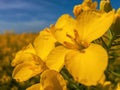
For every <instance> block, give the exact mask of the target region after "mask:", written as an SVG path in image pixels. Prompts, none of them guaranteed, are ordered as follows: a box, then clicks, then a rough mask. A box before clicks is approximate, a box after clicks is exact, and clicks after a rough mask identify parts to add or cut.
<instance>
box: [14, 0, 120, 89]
mask: <svg viewBox="0 0 120 90" xmlns="http://www.w3.org/2000/svg"><path fill="white" fill-rule="evenodd" d="M106 5H107V6H106ZM109 5H110V2H108V1H103V0H102V1H101V8H100V10H98V9H96V7H97V2H92V0H84V1H83V3H82V4H80V5H76V6H75V7H74V9H73V13H74V15H75V18H73V17H72V16H70V15H69V14H63V15H62V16H60V17H59V19H58V20H57V21H56V23H55V24H54V25H50V27H49V28H45V29H44V30H41V31H40V33H39V35H38V36H37V37H36V39H35V40H34V43H32V44H29V45H28V46H27V47H26V48H24V49H23V50H21V51H19V52H18V53H17V54H16V57H15V59H14V60H13V61H12V66H14V67H15V69H14V71H13V74H12V76H13V78H14V79H16V80H17V81H19V82H22V81H26V80H28V79H30V78H31V77H33V76H35V75H37V74H40V83H37V84H35V85H33V86H31V87H29V88H27V90H34V89H35V90H67V82H66V80H65V79H64V78H63V76H62V75H61V74H60V71H61V70H62V68H63V67H64V68H66V69H67V70H68V72H69V73H70V75H71V76H72V77H73V79H74V80H75V81H76V82H78V83H80V84H83V85H85V86H92V85H94V86H95V85H97V84H104V82H105V74H104V71H105V70H106V68H107V65H108V53H107V51H106V50H105V49H104V48H103V47H102V46H101V45H99V44H97V43H94V40H96V39H98V38H100V37H101V36H103V34H104V33H105V32H107V30H108V29H109V28H110V26H111V25H113V22H114V25H113V26H112V27H113V28H115V27H116V26H115V25H116V24H115V22H116V20H117V18H118V17H119V15H118V14H117V15H116V14H115V10H113V9H112V8H111V7H110V6H109Z"/></svg>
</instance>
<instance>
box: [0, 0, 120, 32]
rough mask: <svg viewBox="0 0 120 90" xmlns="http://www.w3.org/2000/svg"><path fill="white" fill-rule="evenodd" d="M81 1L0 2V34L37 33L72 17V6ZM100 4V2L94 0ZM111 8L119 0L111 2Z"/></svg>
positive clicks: (2, 0) (14, 0)
mask: <svg viewBox="0 0 120 90" xmlns="http://www.w3.org/2000/svg"><path fill="white" fill-rule="evenodd" d="M82 1H83V0H0V33H3V32H4V31H14V32H16V33H22V32H38V31H40V30H41V29H43V28H44V27H49V25H50V24H54V23H55V22H56V20H57V19H58V18H59V17H60V16H61V15H62V14H65V13H68V14H70V15H73V13H72V10H73V7H74V5H77V4H80V3H81V2H82ZM93 1H95V0H93ZM96 1H97V2H100V0H96ZM111 3H112V6H113V8H116V9H117V8H118V7H119V5H120V4H119V3H120V2H119V0H111Z"/></svg>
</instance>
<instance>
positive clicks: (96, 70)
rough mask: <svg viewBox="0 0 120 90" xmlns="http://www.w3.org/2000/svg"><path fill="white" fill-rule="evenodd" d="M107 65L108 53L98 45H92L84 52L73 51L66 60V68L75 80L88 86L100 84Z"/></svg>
mask: <svg viewBox="0 0 120 90" xmlns="http://www.w3.org/2000/svg"><path fill="white" fill-rule="evenodd" d="M107 64H108V55H107V52H106V51H105V49H104V48H103V47H101V46H100V45H97V44H91V45H90V46H89V47H88V48H87V49H85V50H84V51H82V52H80V51H75V50H74V51H71V52H69V53H68V54H67V55H66V58H65V66H66V67H67V69H68V71H69V72H70V73H71V75H72V76H73V77H74V79H75V80H76V81H78V82H80V83H82V84H84V85H87V86H90V85H96V84H98V83H99V81H100V80H101V79H102V78H103V74H104V71H105V69H106V67H107Z"/></svg>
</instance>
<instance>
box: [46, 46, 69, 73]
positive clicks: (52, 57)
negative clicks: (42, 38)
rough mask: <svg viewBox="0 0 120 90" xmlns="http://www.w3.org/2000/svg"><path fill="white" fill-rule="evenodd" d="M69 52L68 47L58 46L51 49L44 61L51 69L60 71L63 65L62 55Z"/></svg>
mask: <svg viewBox="0 0 120 90" xmlns="http://www.w3.org/2000/svg"><path fill="white" fill-rule="evenodd" d="M68 52H69V49H67V48H65V47H63V46H58V47H56V48H55V49H53V50H52V51H51V52H50V54H49V55H48V57H47V60H46V61H45V63H46V65H47V66H48V67H49V68H50V69H53V70H56V71H60V70H61V69H62V67H63V66H64V57H65V55H66V53H68Z"/></svg>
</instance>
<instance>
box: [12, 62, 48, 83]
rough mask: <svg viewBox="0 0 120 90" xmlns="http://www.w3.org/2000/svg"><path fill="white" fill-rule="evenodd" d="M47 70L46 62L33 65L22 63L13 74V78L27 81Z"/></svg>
mask: <svg viewBox="0 0 120 90" xmlns="http://www.w3.org/2000/svg"><path fill="white" fill-rule="evenodd" d="M45 69H46V66H45V64H44V62H42V61H41V63H40V64H34V63H33V64H32V63H28V62H26V63H21V64H19V65H17V66H16V67H15V69H14V70H13V73H12V77H13V78H14V79H15V80H16V81H18V82H22V81H26V80H28V79H30V78H31V77H33V76H35V75H37V74H39V73H41V72H42V71H43V70H45Z"/></svg>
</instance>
